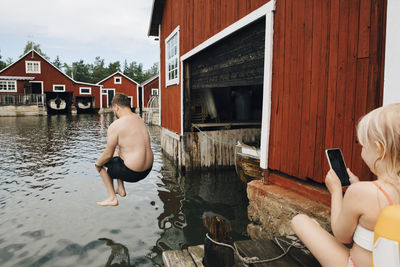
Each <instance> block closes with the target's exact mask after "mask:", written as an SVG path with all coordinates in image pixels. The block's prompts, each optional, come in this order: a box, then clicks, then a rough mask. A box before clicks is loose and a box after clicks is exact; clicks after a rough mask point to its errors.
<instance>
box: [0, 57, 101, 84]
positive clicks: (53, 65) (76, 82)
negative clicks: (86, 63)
mask: <svg viewBox="0 0 400 267" xmlns="http://www.w3.org/2000/svg"><path fill="white" fill-rule="evenodd" d="M31 52H35V53H36V54H37V55H38V56H39V57H41V58H42V59H43V60H44V61H46V62H47V63H49V64H50V65H51V66H52V67H53V68H55V69H56V70H57V71H59V72H60V73H61V74H62V75H64V76H65V77H67V78H68V79H69V80H71V81H72V82H74V83H79V84H86V85H91V86H99V85H97V84H93V83H85V82H79V81H75V80H74V79H72V78H71V77H69V76H68V75H67V74H65V73H64V72H62V71H61V70H60V69H59V68H57V67H56V66H54V65H53V63H51V62H50V61H48V60H47V59H46V58H44V57H43V56H42V55H41V54H39V53H38V52H37V51H36V50H35V49H31V50H29V51H28V52H27V53H25V54H24V55H23V56H21V57H20V58H19V59H18V60H16V61H15V62H14V63H12V64H10V65H8V66H7V67H5V68H4V69H2V70H1V71H0V74H1V73H2V72H3V71H5V70H6V69H8V68H9V67H11V66H12V65H14V64H16V63H17V62H19V61H20V60H21V59H23V58H24V57H26V56H27V55H28V54H29V53H31Z"/></svg>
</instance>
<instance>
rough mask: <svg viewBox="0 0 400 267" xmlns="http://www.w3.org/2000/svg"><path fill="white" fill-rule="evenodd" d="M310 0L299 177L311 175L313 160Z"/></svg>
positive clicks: (306, 20) (307, 3) (310, 5)
mask: <svg viewBox="0 0 400 267" xmlns="http://www.w3.org/2000/svg"><path fill="white" fill-rule="evenodd" d="M312 12H313V3H312V1H307V0H306V1H304V39H305V40H304V67H303V70H302V71H303V74H302V75H303V77H304V78H303V86H302V87H303V96H302V111H301V112H302V117H301V121H302V123H301V133H300V134H301V138H300V152H301V157H300V159H299V161H298V162H299V177H302V178H305V177H312V171H313V168H312V165H311V164H308V162H313V161H314V149H315V147H314V145H313V138H314V137H313V136H312V135H311V134H310V131H311V130H312V129H313V128H314V125H311V123H310V122H311V121H310V116H311V115H310V109H311V107H310V101H311V62H312V60H311V55H312V34H313V32H312V22H313V21H312V19H313V16H312Z"/></svg>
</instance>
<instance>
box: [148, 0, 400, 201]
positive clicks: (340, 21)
mask: <svg viewBox="0 0 400 267" xmlns="http://www.w3.org/2000/svg"><path fill="white" fill-rule="evenodd" d="M398 12H400V4H398V3H397V2H395V1H394V0H315V1H308V0H270V1H268V0H243V1H242V0H240V1H236V0H217V1H205V0H199V1H196V0H174V1H172V0H154V2H153V9H152V15H151V21H150V27H149V36H155V37H158V38H159V39H160V92H161V94H160V105H161V107H162V108H161V126H162V137H161V144H162V147H163V150H164V151H165V152H166V153H167V154H168V155H170V156H171V158H173V159H175V160H176V161H177V162H178V164H179V165H180V166H182V168H183V167H185V168H210V167H212V168H217V167H224V166H230V165H234V164H235V160H234V154H235V148H234V146H233V145H232V144H233V143H234V142H235V141H240V142H242V143H243V142H244V143H250V144H251V145H256V146H259V147H260V155H259V158H260V167H261V168H262V169H263V170H264V173H265V176H264V178H265V180H266V183H269V184H275V185H279V188H289V189H290V190H291V191H294V192H296V193H300V194H301V195H302V196H305V197H306V199H314V200H318V201H319V202H323V203H325V204H328V203H329V195H328V194H327V193H326V191H325V190H324V189H323V186H322V183H323V180H324V176H325V173H326V172H327V171H328V169H329V166H328V163H327V161H326V159H325V149H327V148H332V147H340V148H342V151H343V154H344V158H345V161H346V164H347V166H348V167H349V168H351V169H352V170H353V171H354V172H355V173H357V174H358V175H359V176H360V177H361V178H362V179H363V180H368V179H372V178H373V177H372V174H371V173H370V172H369V170H368V168H367V166H366V165H365V164H364V163H363V161H362V159H361V157H360V152H361V147H360V145H359V144H357V140H356V134H355V126H356V124H357V121H358V119H359V118H360V117H361V116H362V115H363V114H365V113H367V112H368V111H370V110H372V109H374V108H376V107H379V106H381V105H382V104H386V103H390V102H393V101H397V102H398V101H400V93H399V91H398V89H396V88H398V84H399V83H398V82H399V80H398V75H396V74H395V73H396V71H395V70H396V66H397V65H398V62H400V57H399V55H400V52H399V48H398V47H400V45H399V42H400V41H399V40H398V39H399V38H397V37H396V36H397V34H396V27H397V26H396V25H398V23H399V19H397V17H398V16H397V15H396V14H398ZM385 54H386V57H385ZM397 70H398V68H397ZM384 76H385V80H384ZM396 84H397V86H396ZM311 185H312V186H311ZM256 190H258V189H256ZM278 191H279V190H278ZM250 195H251V194H250V193H249V198H250Z"/></svg>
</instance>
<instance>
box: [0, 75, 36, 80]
mask: <svg viewBox="0 0 400 267" xmlns="http://www.w3.org/2000/svg"><path fill="white" fill-rule="evenodd" d="M0 79H8V80H34V79H35V77H26V76H1V75H0Z"/></svg>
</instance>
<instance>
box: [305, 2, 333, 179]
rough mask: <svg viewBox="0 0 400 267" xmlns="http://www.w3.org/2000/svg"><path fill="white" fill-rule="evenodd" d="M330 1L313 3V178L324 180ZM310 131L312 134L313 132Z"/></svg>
mask: <svg viewBox="0 0 400 267" xmlns="http://www.w3.org/2000/svg"><path fill="white" fill-rule="evenodd" d="M328 9H329V2H328V1H327V0H324V1H320V0H316V1H315V0H314V4H313V31H314V33H313V55H312V57H313V58H312V72H313V73H312V77H311V84H312V104H311V106H312V109H313V110H312V118H313V119H314V120H315V121H314V122H313V123H315V124H314V125H315V127H316V128H315V131H314V132H313V133H314V134H315V140H314V144H315V152H314V161H313V164H314V173H313V180H316V181H318V182H321V181H322V177H323V174H322V173H323V166H324V159H325V157H324V143H325V118H326V102H327V99H326V94H327V79H326V77H327V75H328V60H329V58H328V46H329V36H328V26H329V25H328V18H329V13H328ZM313 133H310V134H313Z"/></svg>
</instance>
